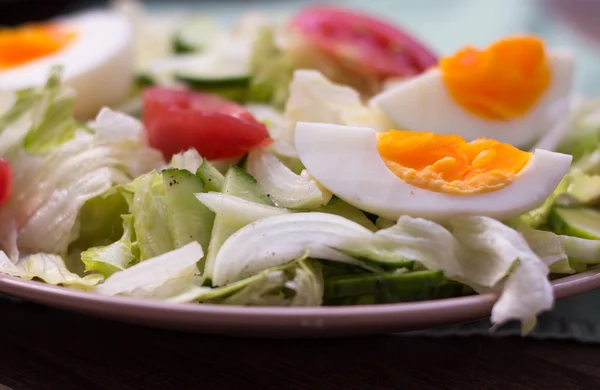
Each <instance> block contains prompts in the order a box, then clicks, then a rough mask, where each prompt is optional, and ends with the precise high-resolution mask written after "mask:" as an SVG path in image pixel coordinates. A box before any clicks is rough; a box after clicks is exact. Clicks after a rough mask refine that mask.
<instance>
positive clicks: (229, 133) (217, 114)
mask: <svg viewBox="0 0 600 390" xmlns="http://www.w3.org/2000/svg"><path fill="white" fill-rule="evenodd" d="M143 111H144V125H145V126H146V131H147V134H148V140H149V142H150V145H151V146H152V147H154V148H156V149H159V150H160V151H162V153H163V154H164V156H165V158H166V159H170V158H171V157H172V156H173V155H174V154H176V153H179V152H182V151H185V150H188V149H190V148H195V149H196V150H197V151H198V153H200V155H201V156H202V157H204V158H206V159H208V160H218V159H224V158H233V157H241V156H243V155H244V154H246V153H247V152H248V151H250V150H252V149H254V148H257V147H260V146H265V145H268V144H269V143H270V142H271V140H270V139H269V133H268V131H267V128H266V127H265V125H263V124H262V123H260V122H259V121H257V120H256V119H255V118H254V117H253V116H252V115H251V114H250V113H248V112H247V111H246V110H245V109H244V108H243V107H242V106H240V105H238V104H236V103H233V102H231V101H228V100H225V99H222V98H220V97H218V96H216V95H211V94H206V93H199V92H190V91H186V90H180V89H170V88H160V87H156V88H148V89H146V90H145V91H144V108H143Z"/></svg>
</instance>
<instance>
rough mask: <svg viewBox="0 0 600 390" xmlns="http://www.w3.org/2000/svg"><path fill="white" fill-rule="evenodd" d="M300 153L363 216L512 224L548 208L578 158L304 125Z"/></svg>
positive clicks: (487, 142) (481, 142) (412, 134)
mask: <svg viewBox="0 0 600 390" xmlns="http://www.w3.org/2000/svg"><path fill="white" fill-rule="evenodd" d="M295 142H296V149H297V151H298V155H299V157H300V160H301V161H302V163H303V164H304V166H305V167H306V169H307V171H308V172H309V173H310V174H311V175H312V176H313V177H314V178H315V179H316V180H317V181H318V182H319V183H320V184H322V185H323V186H324V187H326V188H327V189H329V190H330V191H331V192H333V193H334V194H335V195H336V196H338V197H339V198H341V199H343V200H344V201H346V202H348V203H350V204H351V205H353V206H355V207H358V208H360V209H362V210H364V211H368V212H370V213H373V214H376V215H379V216H382V217H385V218H390V219H397V218H398V217H400V216H401V215H410V216H413V217H422V218H427V219H431V220H435V221H444V220H446V219H448V218H451V217H452V216H455V215H480V216H489V217H492V218H496V219H500V220H506V219H509V218H512V217H516V216H518V215H520V214H522V213H523V212H526V211H528V210H531V209H532V208H534V207H536V206H538V205H539V204H541V203H542V202H543V201H544V200H545V199H546V198H547V197H548V196H549V195H550V194H551V193H552V192H553V191H554V189H555V188H556V187H557V185H558V183H559V182H560V181H561V179H562V178H563V177H564V175H565V174H566V173H567V170H568V168H569V165H570V163H571V158H572V157H571V156H570V155H566V154H561V153H555V152H550V151H547V150H536V151H535V152H533V153H530V152H525V151H522V150H519V149H517V148H515V147H514V146H512V145H508V144H504V143H501V142H499V141H496V140H491V139H483V138H479V139H476V140H474V141H471V142H467V141H466V140H465V139H464V138H461V137H459V136H456V135H438V134H434V133H430V132H416V131H399V130H391V131H387V132H376V131H375V130H374V129H370V128H366V127H352V126H339V125H332V124H323V123H307V122H299V123H297V125H296V133H295Z"/></svg>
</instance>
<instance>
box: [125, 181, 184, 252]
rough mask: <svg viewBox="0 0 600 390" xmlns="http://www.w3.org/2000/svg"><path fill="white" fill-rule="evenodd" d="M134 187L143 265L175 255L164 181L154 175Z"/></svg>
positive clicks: (134, 203)
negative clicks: (158, 258)
mask: <svg viewBox="0 0 600 390" xmlns="http://www.w3.org/2000/svg"><path fill="white" fill-rule="evenodd" d="M134 183H135V184H134V188H135V194H134V197H133V204H132V207H131V214H132V215H133V217H134V221H135V222H134V227H135V235H136V237H137V240H138V243H139V246H140V255H141V260H142V261H143V260H147V259H150V258H153V257H156V256H159V255H162V254H164V253H167V252H170V251H172V250H173V249H175V244H174V243H173V239H172V238H171V230H170V224H169V215H168V212H169V211H168V207H167V200H166V197H165V190H164V185H163V180H162V177H161V176H160V175H159V174H158V173H156V171H153V172H151V173H149V174H147V175H145V176H142V177H140V178H138V179H136V181H135V182H134Z"/></svg>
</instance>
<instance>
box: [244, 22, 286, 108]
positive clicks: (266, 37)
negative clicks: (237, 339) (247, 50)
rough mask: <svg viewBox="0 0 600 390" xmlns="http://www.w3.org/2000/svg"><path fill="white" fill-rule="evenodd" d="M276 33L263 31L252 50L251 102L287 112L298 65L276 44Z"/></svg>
mask: <svg viewBox="0 0 600 390" xmlns="http://www.w3.org/2000/svg"><path fill="white" fill-rule="evenodd" d="M275 33H276V31H275V30H274V29H273V28H271V27H266V28H263V29H262V30H261V31H260V33H259V34H258V36H257V38H256V41H255V42H254V45H253V48H252V56H251V60H250V64H251V65H250V69H251V73H252V80H251V82H250V100H251V101H255V102H264V103H269V104H271V105H272V106H274V107H276V108H278V109H283V107H284V106H285V104H286V101H287V100H288V95H289V86H290V82H291V81H292V77H293V72H294V68H295V65H294V62H293V61H292V59H291V57H290V56H289V55H288V54H287V53H286V52H285V51H283V50H281V49H280V48H279V47H278V46H277V44H276V42H275Z"/></svg>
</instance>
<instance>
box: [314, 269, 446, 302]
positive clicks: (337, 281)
mask: <svg viewBox="0 0 600 390" xmlns="http://www.w3.org/2000/svg"><path fill="white" fill-rule="evenodd" d="M445 282H446V279H445V278H444V273H443V272H442V271H420V272H411V273H404V274H402V273H385V274H363V275H347V276H334V277H331V278H328V279H326V280H325V290H324V300H325V304H327V305H345V304H365V303H369V304H372V303H393V302H409V301H421V300H428V299H436V298H437V297H438V295H439V293H440V287H441V286H443V285H444V283H445ZM454 291H456V292H458V289H457V290H452V292H454ZM443 292H444V295H447V294H448V291H447V290H445V291H443ZM367 297H368V298H367Z"/></svg>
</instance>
